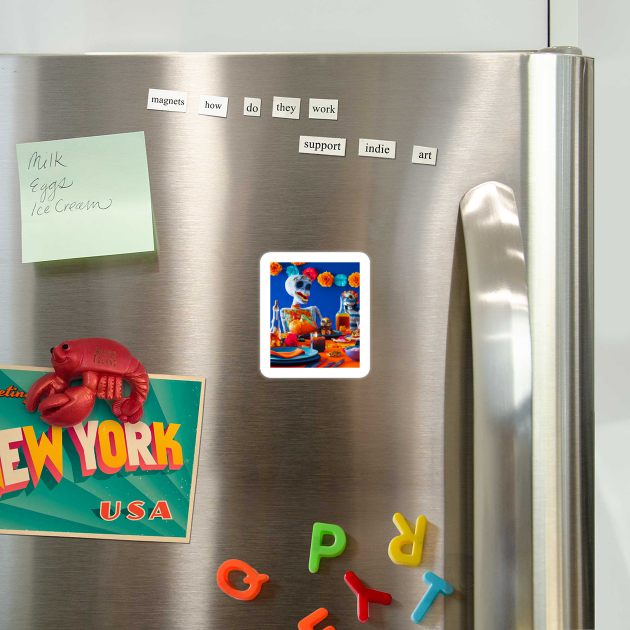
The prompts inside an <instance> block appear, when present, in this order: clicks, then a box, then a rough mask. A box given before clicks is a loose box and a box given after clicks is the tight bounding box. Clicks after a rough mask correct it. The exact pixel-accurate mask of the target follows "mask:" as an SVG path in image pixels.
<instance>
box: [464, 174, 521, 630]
mask: <svg viewBox="0 0 630 630" xmlns="http://www.w3.org/2000/svg"><path fill="white" fill-rule="evenodd" d="M460 212H461V216H462V225H463V230H464V241H465V247H466V261H467V265H468V282H469V288H470V311H471V322H472V346H473V380H474V384H473V391H474V484H473V487H474V620H475V624H474V627H475V628H479V629H483V630H510V629H512V628H531V627H532V625H533V581H532V575H533V573H532V565H533V555H532V535H533V532H532V343H531V329H530V320H529V301H528V295H527V275H526V269H525V255H524V249H523V238H522V234H521V228H520V221H519V215H518V210H517V207H516V200H515V198H514V192H513V191H512V189H511V188H509V187H508V186H506V185H504V184H501V183H499V182H486V183H483V184H480V185H479V186H476V187H475V188H472V189H471V190H469V191H468V192H467V193H466V195H464V197H463V198H462V200H461V202H460Z"/></svg>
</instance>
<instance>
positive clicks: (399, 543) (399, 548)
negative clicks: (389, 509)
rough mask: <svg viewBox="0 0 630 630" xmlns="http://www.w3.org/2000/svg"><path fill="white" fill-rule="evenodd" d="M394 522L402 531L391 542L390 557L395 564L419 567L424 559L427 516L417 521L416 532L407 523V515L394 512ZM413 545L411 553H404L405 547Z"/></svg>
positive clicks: (420, 517)
mask: <svg viewBox="0 0 630 630" xmlns="http://www.w3.org/2000/svg"><path fill="white" fill-rule="evenodd" d="M394 524H395V525H396V527H397V528H398V531H399V532H400V536H396V538H394V539H393V540H392V541H391V542H390V543H389V549H388V553H389V557H390V559H391V561H392V562H393V563H394V564H402V565H405V566H407V567H417V566H418V565H419V564H420V562H421V561H422V546H423V544H424V532H425V530H426V528H427V519H426V517H425V516H419V517H418V520H417V521H416V531H415V533H414V532H412V531H411V528H410V527H409V525H408V524H407V521H406V520H405V517H404V516H403V515H402V514H400V513H399V512H396V514H394ZM405 545H412V547H411V553H404V552H403V547H404V546H405Z"/></svg>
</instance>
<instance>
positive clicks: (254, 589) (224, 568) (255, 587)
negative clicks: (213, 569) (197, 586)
mask: <svg viewBox="0 0 630 630" xmlns="http://www.w3.org/2000/svg"><path fill="white" fill-rule="evenodd" d="M230 571H242V572H243V573H245V574H246V575H245V577H244V578H243V582H244V583H245V584H249V588H248V589H247V590H245V591H240V590H238V589H236V588H234V587H233V586H232V585H231V584H230V581H229V579H228V574H229V573H230ZM268 580H269V576H268V575H265V574H264V573H258V571H256V569H254V568H252V567H250V566H249V564H247V563H246V562H243V561H242V560H226V561H225V562H224V563H223V564H222V565H221V566H220V567H219V570H218V571H217V584H218V585H219V588H220V589H221V590H222V591H223V592H224V593H225V594H226V595H229V596H230V597H233V598H234V599H240V600H241V601H246V602H248V601H251V600H252V599H254V598H255V597H257V596H258V594H259V593H260V589H261V588H262V585H263V583H264V582H267V581H268Z"/></svg>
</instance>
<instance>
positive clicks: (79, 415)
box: [29, 385, 96, 427]
mask: <svg viewBox="0 0 630 630" xmlns="http://www.w3.org/2000/svg"><path fill="white" fill-rule="evenodd" d="M29 393H30V391H29ZM95 400H96V394H95V392H93V391H92V390H91V389H89V388H88V387H85V385H78V386H76V387H70V389H67V390H66V391H65V392H63V393H60V394H52V395H50V396H48V398H45V399H44V400H43V401H42V402H41V403H40V405H39V407H38V408H37V409H38V411H39V412H40V413H41V416H42V420H43V421H44V422H47V423H48V424H50V425H52V426H54V427H73V426H74V425H75V424H79V423H81V422H83V421H84V420H85V419H86V418H87V417H88V416H89V415H90V411H92V408H93V407H94V401H95Z"/></svg>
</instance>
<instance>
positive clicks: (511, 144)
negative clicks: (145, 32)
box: [0, 52, 593, 630]
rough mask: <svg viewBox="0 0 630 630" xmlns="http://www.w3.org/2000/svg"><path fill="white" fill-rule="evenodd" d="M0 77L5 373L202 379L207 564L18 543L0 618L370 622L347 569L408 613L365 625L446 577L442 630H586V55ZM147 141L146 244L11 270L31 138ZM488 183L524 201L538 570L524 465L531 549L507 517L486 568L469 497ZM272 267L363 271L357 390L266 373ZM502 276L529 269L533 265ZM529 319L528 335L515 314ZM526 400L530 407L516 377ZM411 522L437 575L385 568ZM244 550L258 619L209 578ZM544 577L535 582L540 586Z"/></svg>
mask: <svg viewBox="0 0 630 630" xmlns="http://www.w3.org/2000/svg"><path fill="white" fill-rule="evenodd" d="M0 61H1V63H0V225H1V227H0V292H1V293H0V295H1V296H2V298H1V299H0V363H3V364H13V365H33V366H38V365H46V363H47V361H48V360H49V359H48V357H49V354H48V349H49V348H50V347H51V346H52V345H55V344H56V343H59V341H60V340H62V339H67V338H77V337H90V336H99V337H101V336H102V337H109V338H113V339H116V340H118V341H120V342H121V343H123V344H124V345H126V346H127V347H129V348H130V349H131V350H132V352H133V354H134V355H135V356H137V357H138V358H139V359H141V361H142V363H143V364H144V366H145V367H146V368H147V371H148V372H150V373H158V374H159V373H162V374H181V375H194V376H205V377H206V378H207V382H206V398H205V410H204V422H203V434H202V440H201V454H200V461H199V468H198V480H197V490H196V500H195V509H194V517H193V523H192V538H191V542H190V544H163V543H150V542H130V541H108V540H81V539H61V538H44V537H31V536H0V557H2V562H1V563H0V601H1V602H2V608H3V614H2V620H3V624H6V626H7V627H10V628H16V629H21V628H28V629H31V628H44V627H45V628H62V627H63V628H72V629H74V628H76V629H79V628H81V629H82V628H86V627H91V628H99V629H100V628H112V627H124V628H144V627H151V628H156V629H157V628H165V629H166V628H168V629H169V630H172V629H175V628H182V629H183V628H187V629H188V628H204V629H208V628H211V629H213V630H226V629H234V630H240V629H241V628H246V627H256V628H259V629H261V630H263V629H270V628H279V627H283V628H284V627H287V628H289V627H292V628H294V627H296V626H297V624H298V622H299V621H300V620H301V619H303V618H304V617H306V616H307V615H308V614H310V613H312V612H313V611H314V610H316V609H318V608H320V607H322V606H324V607H325V608H327V609H328V610H329V611H330V615H329V617H328V619H326V622H327V623H329V624H330V625H332V626H334V627H336V628H338V629H339V630H341V628H344V627H350V625H352V624H356V623H358V621H357V620H356V615H357V612H356V606H357V603H356V598H355V596H354V595H353V593H352V591H351V590H350V589H349V588H348V587H347V586H346V585H345V584H344V581H343V576H344V573H345V572H346V571H353V572H354V573H356V575H357V576H358V577H359V578H360V579H361V580H363V581H364V582H365V583H366V584H367V585H368V586H370V587H371V588H375V589H379V590H384V591H387V592H389V593H391V594H392V595H393V598H394V601H393V603H392V604H391V605H389V606H372V607H371V610H370V623H371V624H372V626H373V627H375V628H402V627H405V626H410V627H411V623H412V622H411V621H410V615H411V612H412V611H413V609H414V608H415V606H416V605H417V603H418V602H419V601H420V599H421V598H422V596H423V594H424V593H425V591H426V588H427V587H426V584H425V583H424V582H423V581H422V575H423V573H424V572H425V571H432V572H433V573H435V574H436V575H438V576H440V577H443V578H444V579H446V580H447V581H448V582H450V583H451V584H452V585H453V586H454V589H455V592H454V594H453V595H452V596H450V597H449V598H444V597H442V596H440V597H438V598H437V599H436V600H435V602H434V603H433V605H432V606H431V607H430V609H429V612H428V614H427V616H426V617H425V619H424V620H423V622H422V623H423V627H427V628H453V629H455V628H458V629H459V628H473V627H475V626H476V625H477V626H479V627H483V628H484V630H488V628H502V630H505V628H509V627H516V626H517V624H519V623H520V622H521V620H523V619H527V618H528V615H530V616H531V615H533V617H534V620H535V623H536V626H537V627H540V628H543V627H545V625H544V624H545V623H547V624H548V626H547V627H558V628H560V627H588V626H589V625H591V623H592V622H591V619H592V598H591V596H592V582H591V577H592V540H591V538H590V536H591V535H592V489H591V487H590V486H589V485H588V480H589V479H590V471H589V465H590V461H591V459H590V454H591V445H590V435H589V431H590V423H591V421H592V382H591V379H592V375H591V362H592V345H591V338H592V337H591V335H592V332H591V314H592V303H591V296H592V277H591V270H592V266H591V261H592V245H591V234H592V230H591V210H592V202H591V183H590V182H591V180H592V173H591V171H590V168H591V167H590V164H591V160H592V96H591V95H592V72H593V65H592V60H590V59H588V58H585V57H581V56H577V55H571V54H554V53H541V54H538V53H525V52H507V53H470V54H408V55H407V54H403V55H203V54H188V55H177V54H174V55H85V56H3V57H2V58H1V60H0ZM150 88H162V89H172V90H182V91H188V93H189V106H188V112H187V113H186V114H181V113H169V112H160V111H151V110H147V109H146V103H147V94H148V90H149V89H150ZM202 94H206V95H218V96H226V97H229V110H228V111H229V113H228V116H227V118H215V117H209V116H200V115H198V114H197V103H198V100H199V97H200V95H202ZM278 95H279V96H288V97H297V98H301V99H302V110H303V113H302V116H301V118H300V119H299V120H287V119H278V118H272V117H271V103H272V99H273V97H274V96H278ZM245 97H253V98H260V99H262V115H261V116H260V117H250V116H243V115H242V109H241V108H242V107H243V99H244V98H245ZM311 97H312V98H334V99H338V100H339V116H338V120H336V121H331V120H315V119H310V118H308V117H307V114H306V110H307V107H306V105H307V102H308V98H311ZM130 131H144V132H145V136H146V144H147V154H148V161H149V175H150V180H151V192H152V203H153V210H154V221H155V230H156V235H157V241H158V247H157V250H156V253H151V254H136V255H123V256H111V257H103V258H92V259H80V260H79V259H77V260H68V261H60V262H43V263H36V264H22V263H21V262H20V261H21V245H20V214H19V208H20V199H19V187H18V177H17V167H16V152H15V145H16V143H21V142H30V141H39V140H50V139H58V138H72V137H81V136H91V135H101V134H114V133H121V132H130ZM300 135H305V136H325V137H338V138H346V139H347V145H346V156H345V157H343V158H341V157H327V156H318V155H302V154H299V153H298V140H299V136H300ZM359 138H378V139H382V140H390V141H391V140H393V141H396V142H397V152H396V159H395V160H391V159H388V160H380V159H373V158H365V157H360V156H359V155H358V139H359ZM413 145H422V146H428V147H437V148H438V159H437V163H436V165H435V166H429V165H422V164H413V163H412V161H411V151H412V146H413ZM490 181H495V182H501V184H502V185H504V186H506V187H509V188H510V189H511V190H512V191H513V193H514V198H515V200H516V207H517V208H518V218H519V225H520V230H521V232H522V240H523V251H524V254H525V268H526V270H527V282H528V287H527V288H528V293H529V308H530V318H531V344H532V370H531V375H532V392H533V393H532V418H533V419H532V426H533V494H531V495H530V496H532V497H533V499H532V500H533V531H534V537H533V553H531V554H529V558H528V559H527V560H522V555H521V551H522V549H524V547H523V546H521V543H522V544H523V545H525V546H526V542H525V538H526V536H525V538H524V537H523V536H522V532H523V531H526V530H527V527H528V523H530V524H531V523H532V512H531V510H530V507H529V505H530V504H529V503H528V502H527V500H524V501H523V503H521V502H520V497H521V496H523V495H522V494H521V492H525V491H526V488H527V487H528V484H530V483H531V477H530V476H529V475H528V473H527V471H526V470H525V469H526V466H524V467H523V469H522V470H523V475H522V477H519V478H518V479H516V481H517V482H518V489H517V488H516V486H515V492H516V494H515V495H514V497H512V498H514V500H515V502H514V504H513V505H512V506H511V509H512V518H513V519H515V522H514V528H515V529H514V533H515V535H516V536H517V538H516V540H517V542H516V543H514V540H513V539H511V538H510V527H509V524H508V523H507V522H505V523H503V528H502V529H501V530H499V531H497V539H496V547H495V548H494V549H492V548H491V546H490V547H489V546H488V544H487V536H486V538H485V539H484V537H483V531H479V528H480V527H481V528H483V526H484V522H483V520H482V521H481V524H480V523H479V519H480V518H481V516H482V515H483V513H484V511H486V512H487V513H488V514H489V517H491V518H492V519H495V522H496V518H497V515H493V514H490V511H491V510H493V509H494V508H495V507H500V506H503V507H505V505H506V504H505V500H506V497H505V496H503V497H500V496H494V497H493V496H492V494H493V493H495V492H496V491H497V490H498V488H497V487H496V486H486V485H485V484H481V485H480V479H479V478H478V476H479V473H478V471H479V465H480V464H481V463H482V462H480V461H478V460H479V457H480V454H479V450H478V446H479V442H478V439H477V437H475V432H476V431H477V430H478V429H481V428H483V427H481V426H480V424H479V422H480V421H479V420H478V419H477V418H476V417H475V416H474V410H473V403H474V405H475V408H478V405H480V404H481V403H482V401H481V400H480V399H479V392H478V382H477V380H476V379H477V375H476V374H473V366H474V367H475V369H477V365H478V363H477V357H475V358H474V360H473V334H472V331H473V330H474V328H475V327H476V326H477V323H478V322H477V321H476V320H474V321H473V329H471V320H470V317H471V309H470V302H469V296H470V297H472V304H473V314H475V313H476V312H477V309H476V304H477V303H476V300H478V299H479V296H480V293H479V288H480V287H485V286H488V283H489V282H492V279H491V278H488V277H486V278H482V277H478V278H477V282H476V283H473V285H472V286H473V291H472V292H471V293H470V294H469V289H468V270H467V266H466V256H467V255H468V259H469V262H470V256H471V255H470V253H468V254H467V252H466V248H465V247H464V238H463V229H462V225H461V219H460V210H459V208H460V201H461V200H462V197H464V195H465V194H466V193H467V192H468V191H470V190H471V189H473V188H474V187H476V186H478V185H479V184H482V183H484V182H490ZM501 190H504V189H501ZM462 208H464V206H462ZM515 212H516V211H515V210H514V209H513V206H512V205H510V210H509V213H510V216H512V217H514V216H515ZM492 216H493V215H490V216H489V219H490V220H493V219H492ZM478 227H481V226H478ZM490 227H492V226H490ZM469 233H470V232H469V230H467V234H466V240H467V244H468V243H469V242H471V241H470V240H469ZM478 236H479V238H480V239H482V240H478V241H477V243H478V244H480V243H486V242H487V243H490V242H492V241H491V240H488V239H493V238H494V237H493V236H492V234H485V233H484V234H482V233H481V231H479V233H478ZM495 245H496V243H495ZM496 246H497V247H498V245H496ZM270 251H313V252H318V251H319V252H330V251H333V252H339V251H355V252H364V253H365V254H367V255H368V256H369V258H370V267H371V346H372V351H371V370H370V373H369V374H368V375H367V376H366V377H365V378H363V379H352V380H337V379H333V380H326V379H319V380H316V381H315V380H299V379H298V380H292V379H267V378H265V377H263V376H262V375H261V374H260V372H259V367H258V365H259V364H258V356H259V348H258V338H259V331H258V324H257V313H258V311H259V302H258V294H259V291H258V266H259V260H260V258H261V256H262V255H263V254H264V253H266V252H270ZM515 256H516V254H515ZM477 259H479V260H483V251H481V252H480V253H479V256H477ZM512 262H513V264H514V265H515V267H514V269H517V268H519V269H520V272H522V264H523V263H522V260H520V259H518V260H517V258H516V257H515V258H514V260H513V261H512ZM490 271H492V269H490ZM504 271H505V272H506V273H507V272H508V271H509V270H508V269H505V270H504ZM472 276H473V273H472V271H471V279H472ZM519 282H520V284H519V287H520V288H519V294H523V287H522V277H521V278H520V279H519ZM477 306H483V308H484V309H489V305H487V304H485V303H484V304H483V305H481V304H477ZM515 308H516V306H515ZM517 310H518V309H517ZM514 315H515V316H517V315H518V318H517V319H518V322H519V326H520V325H523V324H524V322H525V319H526V318H525V316H524V312H521V311H518V312H516V313H514ZM491 317H494V315H491ZM497 332H498V333H500V332H501V331H497ZM505 343H508V342H507V341H506V342H505ZM474 345H475V350H476V349H477V348H478V346H477V345H476V343H475V344H474ZM522 352H524V347H518V348H517V347H514V352H513V353H512V354H511V355H510V354H509V353H506V354H505V360H506V365H505V368H504V369H505V372H504V374H505V375H507V374H509V373H513V374H516V375H521V376H522V375H524V374H526V372H527V369H526V365H525V364H519V365H514V361H520V357H521V356H524V355H523V354H522ZM508 355H509V356H508ZM509 362H512V364H508V363H509ZM490 367H492V366H490ZM493 369H495V370H496V372H497V374H499V373H500V372H501V369H502V368H501V367H496V368H493ZM521 376H518V378H521ZM515 378H516V377H515ZM473 381H475V385H474V387H475V394H476V399H475V396H474V395H473ZM513 384H515V390H514V391H515V392H516V394H514V396H515V397H516V398H515V399H517V400H521V399H522V400H523V401H525V394H524V391H525V390H524V389H523V388H524V387H525V385H524V382H521V381H518V383H517V382H516V381H514V383H513ZM516 385H518V387H517V386H516ZM508 394H509V392H507V391H502V392H501V396H503V397H505V396H508ZM486 401H488V399H487V398H486ZM490 403H492V404H494V403H493V401H492V400H489V401H488V404H490ZM488 418H490V419H492V418H495V419H496V416H488ZM523 418H524V416H520V415H517V416H514V417H511V418H510V419H509V420H508V421H506V426H505V429H506V430H505V433H504V434H503V437H504V438H505V445H506V451H505V452H506V453H507V452H510V453H512V454H514V453H516V452H517V450H518V456H519V457H521V456H522V455H523V452H522V451H521V450H520V447H518V446H517V445H518V444H523V443H526V442H527V440H528V433H527V432H528V428H527V426H526V424H527V423H526V421H525V420H524V419H523ZM496 429H498V426H496V423H495V426H494V427H493V426H492V424H491V425H486V426H485V428H483V430H484V431H490V432H491V433H489V434H488V439H489V440H491V441H490V442H489V443H488V446H489V447H490V446H491V450H489V451H488V452H489V455H488V456H489V457H491V458H492V460H493V461H491V462H488V464H489V465H492V467H493V469H494V470H496V471H497V473H496V474H501V475H506V474H507V475H513V474H514V471H515V468H514V460H512V459H511V458H510V457H507V456H506V457H501V451H500V448H499V443H500V440H501V436H498V435H496V433H492V431H495V430H496ZM521 429H522V431H523V433H521ZM515 440H516V441H515ZM514 449H516V450H514ZM519 466H520V464H519ZM519 470H520V468H519ZM475 474H477V478H475ZM479 492H483V493H487V494H484V496H485V498H484V501H485V500H487V501H488V503H487V504H486V503H483V504H482V503H480V502H479V500H478V499H479V496H478V493H479ZM4 500H5V499H3V498H2V497H0V510H2V507H3V501H4ZM501 509H503V508H501ZM396 512H400V513H402V514H403V515H404V516H405V517H406V518H407V520H409V521H415V519H416V518H417V517H418V516H419V515H421V514H422V515H424V516H426V517H427V519H428V525H427V529H426V536H425V542H424V552H423V559H422V564H421V566H420V567H419V568H415V569H412V568H408V567H400V566H396V565H394V564H393V563H392V562H391V561H390V560H389V558H388V554H387V548H388V544H389V541H390V540H391V539H392V538H393V537H394V536H395V535H396V534H397V530H396V528H395V527H394V525H393V523H392V517H393V515H394V514H395V513H396ZM499 518H500V515H499ZM315 522H324V523H335V524H338V525H340V526H341V527H343V529H344V530H345V531H346V533H347V535H348V544H347V548H346V551H345V552H344V554H343V555H342V556H340V557H339V558H336V559H335V560H330V561H328V562H326V561H324V562H322V568H321V569H320V571H319V572H318V573H317V574H311V573H309V571H308V566H307V565H308V554H309V547H310V539H311V531H312V526H313V523H315ZM490 531H492V530H490ZM487 533H489V532H486V534H487ZM514 544H516V545H517V547H518V549H516V548H514V546H513V545H514ZM484 554H485V555H484ZM230 558H238V559H241V560H245V561H247V562H248V563H250V564H251V565H252V566H253V567H255V568H256V569H257V570H258V571H260V572H261V573H265V574H267V575H269V576H270V581H269V582H268V583H267V584H265V585H264V587H263V589H262V592H261V594H260V595H259V596H258V597H257V598H256V599H255V600H254V601H252V602H238V601H235V600H233V599H231V598H229V597H227V596H226V595H225V594H224V593H223V592H222V591H221V590H220V589H219V588H218V586H217V582H216V572H217V569H218V567H219V566H220V565H221V563H222V562H223V561H224V560H227V559H230ZM484 558H486V559H488V561H489V562H490V563H491V564H489V565H484V564H480V563H482V562H483V559H484ZM511 559H513V561H512V560H511ZM532 566H533V572H534V579H533V583H532V581H531V580H529V579H528V578H527V577H524V578H523V576H527V573H528V571H529V570H531V569H530V568H528V567H532ZM479 567H483V571H482V572H481V573H479ZM488 574H489V575H488ZM521 579H524V580H525V582H528V581H529V584H527V583H525V584H523V583H522V582H521V581H520V580H521ZM479 580H490V582H487V583H484V584H483V585H481V586H479ZM490 584H495V585H501V586H502V587H503V590H502V592H506V589H507V588H511V587H508V586H507V585H517V587H516V588H518V590H519V592H518V594H516V595H515V598H517V599H518V602H516V600H515V601H512V602H505V601H503V600H502V599H501V601H496V599H500V598H501V595H497V597H496V598H493V597H492V591H491V589H489V588H488V587H489V585H490ZM478 591H479V592H478ZM532 593H533V606H532V605H531V604H530V603H527V602H531V601H532ZM479 597H480V598H481V599H479ZM480 606H483V607H484V610H483V611H482V610H475V608H476V607H480ZM494 611H499V612H498V613H497V614H496V615H495V614H493V613H494ZM480 615H485V616H483V617H481V616H480ZM475 619H477V620H478V622H479V623H477V624H475ZM505 620H508V622H507V625H506V624H503V625H501V624H502V623H503V622H504V621H505ZM482 621H483V623H484V624H485V623H486V622H487V623H488V625H484V626H480V624H481V622H482ZM491 621H492V623H494V625H490V622H491ZM554 621H557V622H558V623H557V624H554V623H553V622H554ZM326 622H325V623H326ZM325 623H324V626H325ZM0 625H2V624H0ZM526 625H527V624H526Z"/></svg>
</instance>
